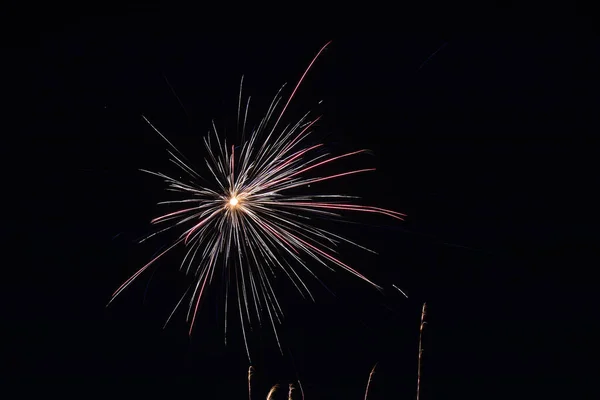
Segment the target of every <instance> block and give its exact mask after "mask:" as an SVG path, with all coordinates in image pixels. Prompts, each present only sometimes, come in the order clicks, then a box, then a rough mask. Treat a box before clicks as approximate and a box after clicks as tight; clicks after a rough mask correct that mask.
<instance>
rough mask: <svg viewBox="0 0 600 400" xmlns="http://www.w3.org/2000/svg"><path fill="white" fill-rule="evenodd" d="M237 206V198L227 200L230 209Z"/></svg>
mask: <svg viewBox="0 0 600 400" xmlns="http://www.w3.org/2000/svg"><path fill="white" fill-rule="evenodd" d="M237 204H238V199H237V197H232V198H231V199H230V200H229V205H230V206H231V207H235V206H237Z"/></svg>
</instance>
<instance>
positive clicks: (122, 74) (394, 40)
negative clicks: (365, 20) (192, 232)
mask: <svg viewBox="0 0 600 400" xmlns="http://www.w3.org/2000/svg"><path fill="white" fill-rule="evenodd" d="M159 21H160V18H158V17H155V19H154V20H147V19H144V18H129V17H128V18H114V17H113V18H86V19H81V20H73V21H72V22H70V23H68V24H67V23H65V24H62V25H60V26H53V27H49V26H46V27H45V28H43V29H42V28H40V29H39V30H38V31H33V30H32V31H30V32H29V36H28V37H27V38H26V40H24V44H23V46H22V47H20V48H19V50H18V54H19V56H20V57H21V60H22V63H23V64H22V65H23V66H24V68H23V69H22V71H21V72H23V75H24V76H27V77H28V78H27V80H26V82H25V83H24V84H23V87H22V90H21V91H20V93H21V96H22V98H23V99H24V100H26V101H27V102H28V103H29V104H32V106H31V107H30V108H29V109H28V111H27V112H24V113H23V121H24V123H25V125H26V126H28V134H27V135H25V136H24V137H26V138H33V141H34V142H32V143H34V144H32V145H29V147H28V155H27V157H26V158H25V161H22V162H21V164H20V166H19V165H17V166H14V168H16V169H20V168H22V169H24V170H25V169H27V170H28V171H29V172H27V174H28V175H27V179H25V182H26V183H25V184H23V183H21V185H22V187H23V188H24V189H23V190H24V191H22V193H26V194H27V196H25V197H26V200H25V201H24V203H22V204H21V205H23V206H25V207H29V206H31V207H33V208H32V209H34V210H37V211H34V213H33V214H31V213H26V214H25V216H24V217H23V218H24V220H25V221H27V224H30V223H31V224H33V226H34V227H35V228H33V231H31V230H29V229H25V228H23V227H21V228H20V229H19V230H18V231H17V232H20V234H21V235H22V238H23V240H25V238H26V237H27V238H28V239H26V241H25V242H24V243H26V247H27V249H28V250H27V252H26V255H25V260H26V261H31V262H32V265H33V266H34V267H33V269H29V270H26V271H25V275H26V278H28V280H27V281H26V284H25V285H23V286H22V287H21V286H18V287H19V289H16V288H15V289H14V293H13V292H11V295H14V296H15V298H14V299H13V301H14V302H16V303H17V304H18V305H19V307H18V309H19V310H18V311H17V312H15V313H11V314H9V316H8V317H7V318H9V320H8V321H7V323H8V324H9V325H12V326H18V327H19V328H20V329H19V330H18V331H19V333H18V334H17V335H15V337H14V340H13V341H12V342H11V343H12V345H11V346H10V347H11V350H10V352H9V357H8V360H9V362H10V363H11V371H12V372H11V379H13V378H14V379H13V380H16V381H18V382H22V386H23V387H25V388H27V387H28V386H29V385H31V387H34V388H35V387H38V386H41V387H45V388H47V393H54V391H55V390H56V393H67V392H72V393H79V394H81V395H86V396H87V394H100V393H102V394H105V395H114V394H115V393H119V394H120V395H122V396H123V397H124V396H135V398H144V397H149V398H154V397H164V396H168V398H180V397H183V396H186V397H187V398H190V396H191V397H193V398H201V399H204V398H216V396H218V398H227V399H243V398H247V382H246V373H247V369H248V365H249V364H248V360H247V358H246V355H245V350H244V344H243V340H242V337H241V334H240V331H239V320H238V318H237V317H236V316H235V314H234V313H233V312H231V313H230V315H231V319H230V327H231V329H230V335H229V336H228V344H227V347H225V346H224V340H223V339H224V337H223V296H222V287H219V286H216V287H213V288H212V290H211V291H210V292H209V297H207V299H206V301H204V302H203V303H202V306H201V309H200V311H199V318H198V322H197V323H196V326H195V331H194V333H193V335H192V337H191V339H190V338H189V337H188V335H187V332H188V327H187V325H186V322H185V313H183V312H181V313H178V314H176V315H175V317H174V318H173V320H172V323H171V324H170V325H169V326H168V327H167V328H166V329H165V330H163V329H162V326H163V323H164V321H165V320H166V318H167V317H168V315H169V313H170V311H171V309H172V307H173V306H174V305H175V303H176V302H177V300H178V299H179V296H180V295H181V294H182V290H184V289H185V287H186V286H185V283H186V282H188V279H189V278H186V277H185V276H184V275H183V274H182V273H180V272H178V271H177V267H178V265H179V260H180V259H181V258H182V257H183V255H184V252H183V250H181V249H180V250H175V252H174V253H173V254H171V255H170V256H169V257H167V258H165V259H164V260H163V261H162V262H161V263H159V264H157V265H156V268H152V269H151V270H149V271H148V272H147V273H144V274H143V275H142V276H141V277H140V278H139V280H138V281H137V282H136V283H135V284H133V285H132V286H131V287H130V288H129V289H128V290H127V291H125V292H124V293H122V295H121V296H120V297H119V298H118V299H117V300H116V301H115V302H114V303H112V304H111V306H110V307H108V308H106V307H105V306H106V304H107V302H108V300H109V299H110V296H111V294H112V292H113V291H114V290H115V289H116V288H117V287H118V286H119V285H120V284H121V283H122V282H123V281H124V280H125V279H127V278H128V277H129V276H130V275H131V274H132V273H134V272H135V271H137V269H139V268H140V267H141V266H142V265H144V264H145V263H146V262H147V261H148V260H150V259H151V258H152V257H153V255H154V254H155V252H156V251H158V250H159V249H160V248H161V246H163V245H165V244H167V243H168V242H166V241H165V240H168V239H170V237H166V238H164V239H160V238H158V239H157V240H152V241H148V242H146V243H144V244H142V245H139V244H136V242H135V240H136V239H137V238H139V237H141V236H143V235H144V234H145V233H147V232H148V231H149V229H150V224H149V221H150V220H151V219H152V218H154V217H156V216H157V215H160V212H161V209H159V208H158V207H157V206H156V203H157V202H158V201H161V200H166V199H167V194H166V193H165V192H164V190H163V189H164V185H163V182H162V181H161V180H160V179H159V178H153V177H151V176H148V175H145V174H143V173H141V172H139V171H138V168H145V169H150V170H158V171H161V172H165V173H169V172H173V171H175V167H174V166H172V165H171V164H170V163H169V161H168V154H167V153H166V147H165V143H164V142H163V141H162V140H161V138H160V137H159V136H158V135H157V134H156V133H155V132H153V131H152V129H151V128H150V127H149V126H148V125H147V124H146V123H145V122H144V121H143V120H142V115H144V116H146V117H147V118H148V119H149V120H150V121H152V122H153V123H154V124H155V125H156V126H157V128H159V129H160V130H161V132H163V133H164V134H165V135H166V136H167V137H168V138H169V140H171V141H172V142H173V143H174V144H175V145H176V146H178V147H179V148H180V149H181V150H182V151H183V153H184V154H186V156H187V157H188V158H190V159H191V160H196V161H198V162H197V164H201V163H202V159H203V156H204V148H203V147H202V143H201V139H202V136H203V135H205V134H206V133H207V132H208V130H209V128H210V124H211V120H212V119H213V118H214V119H215V123H216V125H217V127H218V128H226V129H227V130H228V134H229V133H231V132H233V131H234V129H235V116H236V107H237V95H238V88H239V80H240V77H241V75H245V78H244V79H245V80H244V93H245V94H246V95H251V96H252V103H251V107H250V115H249V121H250V122H251V123H253V124H255V123H258V121H259V119H260V118H261V117H262V116H263V113H264V111H265V110H266V108H267V107H268V104H269V102H270V100H271V99H272V97H273V96H274V94H275V93H276V91H277V90H278V89H279V87H280V86H281V84H283V83H284V82H288V85H287V86H286V89H284V90H285V93H286V94H289V93H290V90H291V88H292V87H293V85H295V83H296V81H297V79H298V78H299V77H300V75H301V74H302V72H303V71H304V69H305V68H306V66H307V65H308V63H309V62H310V60H311V59H312V57H313V56H314V55H315V54H316V52H317V51H318V50H319V48H320V47H321V46H322V45H323V44H325V43H326V42H327V41H328V40H333V42H332V44H331V46H330V47H329V48H328V49H327V50H326V51H325V52H324V53H323V55H322V56H321V58H320V59H319V60H318V62H317V63H316V64H315V65H314V67H313V69H312V70H311V72H310V73H309V75H308V76H307V78H306V80H305V81H304V84H303V85H302V86H301V88H300V90H299V92H298V93H297V96H296V98H295V100H294V101H293V103H292V105H291V106H290V108H289V111H288V112H287V116H286V118H285V121H284V122H286V123H288V122H295V121H296V120H297V119H298V118H299V117H301V116H302V115H303V114H304V113H305V112H306V111H309V110H315V113H318V114H323V118H322V120H321V121H320V122H319V124H318V128H317V129H316V132H315V140H317V139H318V140H323V141H324V142H325V143H327V148H328V150H330V151H332V152H333V153H338V154H341V153H342V152H345V151H351V150H355V149H362V148H367V149H370V150H372V153H373V154H372V155H365V156H360V157H357V158H356V159H354V160H350V161H347V162H345V164H343V165H345V166H346V167H347V168H361V167H362V168H367V167H376V168H377V171H375V172H372V173H369V174H366V175H362V176H355V177H353V178H349V179H340V180H339V181H337V182H335V183H331V184H330V185H327V186H326V187H325V188H324V189H326V190H333V191H336V192H340V193H345V194H355V195H359V196H361V197H362V198H363V199H364V202H365V204H371V205H376V206H381V207H385V208H390V209H394V210H397V211H400V212H405V213H406V214H408V217H407V220H406V221H405V222H399V221H395V220H392V219H388V218H385V217H381V216H368V217H365V216H362V215H352V214H350V217H351V219H352V220H353V221H354V222H356V224H329V223H325V226H326V227H327V228H332V229H333V230H335V232H337V233H341V234H345V235H346V236H348V237H349V238H351V239H353V240H355V241H357V242H360V243H361V244H363V245H366V246H367V247H370V248H373V249H374V250H376V251H377V252H378V253H379V254H378V255H372V254H370V253H366V252H363V251H360V250H357V249H353V248H351V247H348V246H344V247H342V249H341V250H342V256H341V258H342V259H344V260H345V261H348V262H350V263H351V264H352V266H354V267H355V268H357V269H358V270H360V271H361V272H363V273H364V274H365V275H367V276H368V277H369V278H372V279H373V280H374V281H375V282H377V283H379V284H381V285H382V286H384V288H385V292H384V294H383V295H382V294H380V293H378V292H377V291H376V290H374V289H373V288H371V287H369V286H368V285H367V284H365V283H363V282H361V281H360V280H359V279H357V278H355V277H353V276H351V275H350V274H347V273H345V272H343V271H341V270H338V271H337V272H335V273H333V272H329V271H328V270H326V269H324V268H322V267H320V266H319V265H313V266H314V269H315V271H317V272H318V274H319V276H320V277H321V278H322V279H323V281H324V282H325V283H326V284H327V285H328V287H329V288H330V289H331V290H332V291H333V292H334V293H335V296H333V295H332V294H330V293H329V292H327V291H326V290H325V289H323V288H322V287H321V286H320V285H319V284H318V282H316V281H314V280H310V279H308V278H307V282H308V283H309V284H310V287H311V288H312V289H314V293H315V296H316V302H315V303H311V302H310V301H308V300H306V301H305V300H303V299H302V298H301V297H300V296H299V294H298V293H296V292H295V291H294V290H292V286H291V285H290V284H289V283H286V281H285V279H284V278H283V277H280V279H278V280H277V285H276V286H277V290H278V293H279V294H280V301H281V304H282V306H283V309H284V312H285V314H286V318H285V321H284V324H283V325H282V326H281V327H280V328H279V332H280V336H281V340H282V345H283V348H284V353H285V354H284V355H283V356H281V355H280V354H279V350H278V349H277V345H276V342H275V339H274V337H273V334H272V331H271V329H269V327H268V325H267V326H264V327H263V328H262V329H254V331H253V332H252V334H251V335H250V340H249V343H250V346H251V352H252V356H253V360H252V361H253V365H254V367H255V368H256V372H255V378H254V385H253V395H254V396H255V397H254V398H255V399H261V398H263V399H264V398H265V397H266V394H267V392H268V390H269V388H270V387H271V386H272V385H273V384H275V383H280V384H282V385H283V386H284V390H282V393H281V394H282V395H283V392H286V390H285V388H286V387H287V384H288V383H290V382H295V381H297V379H298V378H299V379H300V380H301V381H302V384H303V388H304V392H305V398H306V399H307V400H315V399H338V398H339V399H341V398H343V399H362V398H363V395H364V389H365V385H366V381H367V378H368V375H369V372H370V370H371V368H372V367H373V365H374V364H375V363H376V362H379V364H378V367H377V371H376V374H375V375H374V380H373V383H372V389H371V395H370V397H369V398H370V399H372V400H374V399H390V398H397V399H400V398H403V399H404V398H414V395H415V389H416V370H417V348H418V337H419V318H420V311H421V305H422V304H423V302H427V305H428V316H427V320H428V325H427V326H426V328H425V334H424V339H423V346H424V349H425V352H424V356H423V370H422V375H423V377H422V389H421V390H422V393H421V398H422V399H446V398H473V399H483V398H515V397H517V398H520V397H521V396H525V397H526V396H531V398H535V397H536V396H537V395H539V394H540V393H541V392H542V391H546V390H548V391H549V392H550V393H557V392H556V391H557V390H562V389H565V388H566V387H567V386H568V385H567V383H566V377H567V376H570V375H571V374H572V375H577V374H578V372H577V371H575V369H574V368H571V367H569V365H572V364H570V362H566V361H564V360H569V359H570V358H569V357H570V356H569V354H570V353H571V352H573V351H578V350H577V346H578V345H579V344H580V341H579V339H578V338H579V336H578V335H579V333H573V332H572V331H571V329H572V327H573V326H575V325H578V326H580V327H581V330H582V331H585V330H586V324H590V322H589V321H588V320H587V319H586V318H584V313H585V311H584V308H585V306H582V307H580V308H574V307H572V305H574V304H582V305H585V304H586V302H585V301H584V300H585V298H582V297H581V296H588V297H590V298H591V295H589V294H585V293H586V290H587V289H586V288H587V287H589V286H591V283H589V282H588V283H587V284H585V283H584V284H583V285H582V283H581V282H580V281H579V278H580V277H581V276H580V275H578V274H575V273H574V270H575V268H578V267H579V266H581V265H584V264H586V263H587V264H588V266H589V267H591V264H590V263H589V262H587V261H585V258H584V256H582V253H581V252H580V251H579V250H578V248H577V247H578V246H580V245H582V244H583V245H584V246H585V245H587V244H590V243H591V242H592V240H591V238H592V237H593V236H592V235H591V234H590V233H589V232H588V231H587V228H586V226H587V224H588V222H586V221H587V219H586V218H585V214H584V212H583V211H582V210H583V207H584V205H585V204H586V203H589V202H590V201H591V200H590V197H589V195H591V193H592V190H591V189H590V186H591V185H592V183H593V182H594V180H590V179H591V178H590V175H591V174H590V171H591V170H592V161H593V159H592V157H591V154H592V146H591V144H592V143H593V141H592V139H591V135H592V132H593V133H597V130H596V129H595V128H592V125H591V124H590V122H589V121H591V120H590V117H589V116H590V114H591V112H592V110H597V101H594V100H593V99H594V98H595V96H597V92H595V89H594V86H595V85H596V84H597V78H594V79H596V81H593V80H591V77H592V76H593V74H592V72H594V71H596V72H597V70H596V67H595V65H597V62H598V42H597V40H596V41H594V40H593V38H590V37H587V38H586V37H581V36H575V35H571V36H568V35H554V36H543V35H536V36H533V35H517V34H461V35H457V34H446V35H442V34H422V33H420V34H416V33H413V34H408V33H394V34H390V33H386V34H374V33H372V34H368V35H362V34H354V35H343V34H338V35H333V36H326V35H318V34H314V33H313V34H295V35H292V34H290V35H279V34H278V35H274V34H272V33H265V34H256V33H252V34H250V33H240V32H221V31H219V32H215V31H212V32H211V31H208V30H206V31H203V30H202V29H201V27H200V24H198V25H193V24H186V23H181V24H177V23H175V22H173V21H170V22H165V23H164V24H160V23H159ZM174 93H175V94H176V95H175V94H174ZM321 100H322V101H323V102H322V104H319V102H320V101H321ZM180 102H181V104H180ZM30 124H31V128H29V125H30ZM230 137H233V138H235V137H234V136H230ZM575 154H578V155H577V156H575ZM28 159H29V160H34V163H36V162H39V167H38V169H34V167H33V166H28V165H27V164H29V161H27V160H28ZM27 182H28V183H27ZM311 189H315V190H318V189H317V188H311ZM576 193H577V194H576ZM574 197H576V199H574ZM40 203H42V204H40ZM567 204H568V205H567ZM30 226H31V225H30ZM30 235H31V236H32V238H31V239H29V237H30ZM33 237H35V238H33ZM11 268H16V267H11ZM27 275H29V276H27ZM574 275H577V278H575V277H574ZM151 276H152V279H150V278H151ZM392 284H395V285H397V286H398V287H400V288H401V289H402V290H404V291H405V292H406V293H407V294H408V299H406V298H404V297H403V296H402V295H401V294H400V293H399V292H398V291H396V290H395V289H393V287H392ZM233 310H235V309H233ZM566 343H569V344H568V345H567V344H566ZM554 374H559V375H561V374H562V376H563V377H564V378H565V380H564V381H562V380H560V379H557V380H550V379H548V377H549V376H551V375H554ZM566 390H570V389H566ZM159 393H160V394H159ZM281 398H284V397H281ZM298 398H299V397H298Z"/></svg>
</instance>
